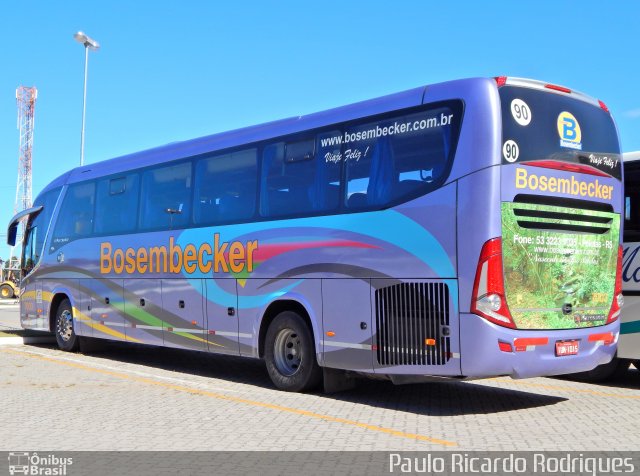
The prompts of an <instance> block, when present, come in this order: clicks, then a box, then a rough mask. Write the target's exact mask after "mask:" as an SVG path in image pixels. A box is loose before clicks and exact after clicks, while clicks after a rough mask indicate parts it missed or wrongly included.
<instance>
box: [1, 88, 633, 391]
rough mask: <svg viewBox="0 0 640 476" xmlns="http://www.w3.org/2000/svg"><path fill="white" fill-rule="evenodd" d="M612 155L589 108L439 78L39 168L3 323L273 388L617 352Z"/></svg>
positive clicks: (573, 365) (604, 121) (564, 367)
mask: <svg viewBox="0 0 640 476" xmlns="http://www.w3.org/2000/svg"><path fill="white" fill-rule="evenodd" d="M621 179H622V168H621V160H620V148H619V143H618V135H617V130H616V126H615V123H614V121H613V119H612V117H611V115H610V113H609V111H608V109H607V107H606V106H605V105H604V103H602V102H601V101H598V100H596V99H593V98H591V97H588V96H586V95H584V94H581V93H577V92H575V91H572V90H570V89H567V88H564V87H561V86H556V85H553V84H546V83H543V82H539V81H533V80H525V79H518V78H506V77H499V78H476V79H467V80H459V81H451V82H446V83H442V84H435V85H431V86H425V87H420V88H417V89H413V90H409V91H405V92H401V93H398V94H393V95H390V96H386V97H382V98H377V99H373V100H370V101H365V102H361V103H357V104H352V105H349V106H345V107H340V108H337V109H332V110H329V111H324V112H319V113H316V114H310V115H307V116H300V117H294V118H290V119H284V120H281V121H276V122H272V123H268V124H263V125H259V126H255V127H248V128H245V129H240V130H235V131H231V132H226V133H220V134H215V135H211V136H207V137H202V138H198V139H194V140H189V141H185V142H180V143H173V144H169V145H166V146H162V147H158V148H156V149H151V150H148V151H144V152H139V153H135V154H131V155H127V156H124V157H119V158H115V159H112V160H107V161H104V162H100V163H95V164H91V165H86V166H84V167H79V168H76V169H73V170H71V171H69V172H67V173H65V174H64V175H62V176H60V177H59V178H57V179H56V180H54V181H53V182H52V183H50V184H49V185H48V186H46V187H45V188H44V190H43V191H42V192H41V193H40V195H39V196H38V197H37V199H36V200H35V202H34V207H33V208H31V209H29V210H25V211H23V212H21V213H19V214H18V215H16V216H15V217H14V218H13V219H12V220H11V222H10V224H9V232H8V241H9V242H10V243H11V242H14V241H15V236H16V227H17V226H18V223H19V222H20V220H23V219H25V220H26V231H25V233H24V242H23V254H22V272H23V279H22V283H21V302H20V318H21V322H22V325H23V327H25V328H29V329H39V330H45V331H50V332H53V333H54V334H55V336H56V338H57V342H58V345H59V347H60V348H61V349H63V350H67V351H74V350H76V349H78V347H79V344H80V342H81V341H82V340H85V339H87V340H88V339H96V338H97V339H110V340H117V341H126V342H134V343H141V344H150V345H156V346H167V347H176V348H180V349H193V350H199V351H205V352H215V353H221V354H231V355H240V356H246V357H252V358H261V359H264V360H265V362H266V366H267V370H268V372H269V375H270V377H271V379H272V381H273V383H274V384H275V386H277V387H278V388H280V389H284V390H289V391H305V390H310V389H313V388H316V387H317V386H319V385H321V384H324V386H325V390H330V389H339V388H344V387H347V386H349V385H350V384H351V382H352V381H353V378H352V377H354V376H358V375H364V376H375V377H378V378H386V379H389V380H391V381H393V382H394V383H410V382H420V381H426V380H429V379H433V378H442V377H449V378H456V379H461V378H462V379H464V378H469V379H470V378H481V377H489V376H496V375H509V376H511V377H514V378H524V377H532V376H540V375H555V374H567V373H573V372H580V371H587V370H590V369H592V368H594V367H596V366H597V365H600V364H603V363H606V362H609V361H610V360H611V358H612V357H613V355H614V354H615V350H616V342H617V339H618V334H619V320H618V316H619V313H620V306H621V300H622V291H621V280H620V267H621V247H620V215H621V212H622V203H623V194H622V185H621Z"/></svg>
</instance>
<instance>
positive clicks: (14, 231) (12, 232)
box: [7, 223, 18, 246]
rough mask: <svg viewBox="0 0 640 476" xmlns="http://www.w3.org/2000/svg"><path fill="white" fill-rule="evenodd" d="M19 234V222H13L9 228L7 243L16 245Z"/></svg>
mask: <svg viewBox="0 0 640 476" xmlns="http://www.w3.org/2000/svg"><path fill="white" fill-rule="evenodd" d="M17 236H18V223H12V224H11V225H9V228H8V229H7V244H8V245H9V246H16V237H17Z"/></svg>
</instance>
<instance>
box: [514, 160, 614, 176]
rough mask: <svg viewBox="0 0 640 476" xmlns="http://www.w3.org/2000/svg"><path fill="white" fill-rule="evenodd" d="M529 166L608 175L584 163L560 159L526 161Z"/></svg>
mask: <svg viewBox="0 0 640 476" xmlns="http://www.w3.org/2000/svg"><path fill="white" fill-rule="evenodd" d="M527 165H528V166H531V167H544V168H547V169H556V170H563V171H565V172H574V173H579V174H590V175H598V176H599V177H609V174H607V173H605V172H603V171H601V170H598V169H596V168H595V167H592V166H591V165H586V164H576V163H574V162H562V161H560V160H536V161H529V162H527Z"/></svg>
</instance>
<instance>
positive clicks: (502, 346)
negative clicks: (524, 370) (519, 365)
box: [498, 341, 513, 352]
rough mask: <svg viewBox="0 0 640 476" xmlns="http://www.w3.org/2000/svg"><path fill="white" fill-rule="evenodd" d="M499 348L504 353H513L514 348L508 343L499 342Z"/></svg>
mask: <svg viewBox="0 0 640 476" xmlns="http://www.w3.org/2000/svg"><path fill="white" fill-rule="evenodd" d="M498 347H499V348H500V350H501V351H502V352H513V347H511V344H509V343H508V342H500V341H498Z"/></svg>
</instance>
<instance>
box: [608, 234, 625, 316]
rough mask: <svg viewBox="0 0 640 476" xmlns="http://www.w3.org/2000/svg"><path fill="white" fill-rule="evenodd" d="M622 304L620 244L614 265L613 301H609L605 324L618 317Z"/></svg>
mask: <svg viewBox="0 0 640 476" xmlns="http://www.w3.org/2000/svg"><path fill="white" fill-rule="evenodd" d="M623 304H624V297H623V296H622V245H620V246H618V264H617V266H616V287H615V291H614V292H613V302H612V303H611V310H610V311H609V318H608V319H607V324H609V323H611V322H613V321H615V320H616V319H617V318H618V317H620V309H622V305H623Z"/></svg>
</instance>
